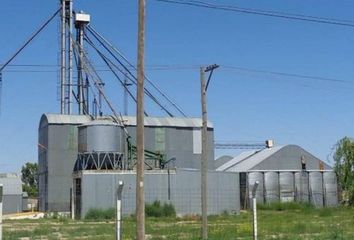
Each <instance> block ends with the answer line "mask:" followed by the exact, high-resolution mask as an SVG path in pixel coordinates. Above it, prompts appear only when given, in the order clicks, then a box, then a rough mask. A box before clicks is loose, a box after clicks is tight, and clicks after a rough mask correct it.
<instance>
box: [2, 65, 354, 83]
mask: <svg viewBox="0 0 354 240" xmlns="http://www.w3.org/2000/svg"><path fill="white" fill-rule="evenodd" d="M199 65H200V64H199ZM199 65H194V64H193V65H150V66H148V67H147V69H149V70H150V71H177V70H197V69H198V68H199ZM10 66H12V67H23V66H25V67H33V66H36V67H47V66H49V67H52V66H54V67H56V66H57V65H27V64H19V65H10ZM98 67H99V66H98ZM103 67H106V66H101V69H100V68H98V69H96V71H97V72H111V70H110V69H107V68H103ZM220 67H221V69H220V71H225V70H238V71H245V72H251V73H260V74H271V75H276V76H282V77H292V78H301V79H308V80H318V81H327V82H334V83H343V84H352V83H354V81H350V80H344V79H338V78H329V77H320V76H314V75H305V74H299V73H288V72H279V71H270V70H263V69H255V68H247V67H242V66H231V65H220ZM57 71H58V70H40V69H38V70H37V69H35V68H33V69H24V70H16V69H14V70H5V71H3V72H8V73H31V72H35V73H51V72H53V73H54V72H57Z"/></svg>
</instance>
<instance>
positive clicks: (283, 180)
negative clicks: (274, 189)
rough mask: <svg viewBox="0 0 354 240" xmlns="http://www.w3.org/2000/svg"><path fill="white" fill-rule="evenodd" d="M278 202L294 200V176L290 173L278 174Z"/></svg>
mask: <svg viewBox="0 0 354 240" xmlns="http://www.w3.org/2000/svg"><path fill="white" fill-rule="evenodd" d="M279 189H280V202H293V201H294V200H295V184H294V174H293V173H292V172H281V173H279Z"/></svg>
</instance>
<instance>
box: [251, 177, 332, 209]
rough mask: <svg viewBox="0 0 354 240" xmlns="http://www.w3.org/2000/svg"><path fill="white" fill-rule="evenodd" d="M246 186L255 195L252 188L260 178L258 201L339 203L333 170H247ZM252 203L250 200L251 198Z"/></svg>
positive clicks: (330, 204) (330, 205)
mask: <svg viewBox="0 0 354 240" xmlns="http://www.w3.org/2000/svg"><path fill="white" fill-rule="evenodd" d="M247 176H248V177H247V190H248V197H249V199H251V198H252V193H251V191H252V188H253V185H254V183H255V181H259V183H260V184H259V187H258V189H257V193H256V196H257V202H258V203H263V202H265V203H272V202H277V201H280V202H293V201H297V202H304V203H308V202H310V203H311V204H313V205H314V206H315V207H323V206H326V207H334V206H338V191H337V178H336V175H335V173H334V172H332V171H324V172H321V171H309V172H307V171H295V172H287V171H267V172H262V171H253V172H249V173H248V174H247ZM248 206H250V207H252V205H251V202H249V205H248Z"/></svg>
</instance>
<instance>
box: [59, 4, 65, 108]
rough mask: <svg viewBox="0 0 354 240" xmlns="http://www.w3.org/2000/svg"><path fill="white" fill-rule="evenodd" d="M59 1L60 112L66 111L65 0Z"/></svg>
mask: <svg viewBox="0 0 354 240" xmlns="http://www.w3.org/2000/svg"><path fill="white" fill-rule="evenodd" d="M60 1H61V16H60V17H61V19H60V24H61V28H60V31H61V33H60V35H61V39H60V45H61V50H60V61H61V64H60V65H61V66H60V113H61V114H65V113H66V104H65V93H66V0H60Z"/></svg>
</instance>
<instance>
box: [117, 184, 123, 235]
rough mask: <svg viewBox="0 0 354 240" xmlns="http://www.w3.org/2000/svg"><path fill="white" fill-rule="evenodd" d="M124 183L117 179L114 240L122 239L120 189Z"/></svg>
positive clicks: (121, 189)
mask: <svg viewBox="0 0 354 240" xmlns="http://www.w3.org/2000/svg"><path fill="white" fill-rule="evenodd" d="M123 186H124V183H123V181H119V183H118V188H117V205H116V207H117V209H116V211H117V213H116V240H121V239H122V191H123Z"/></svg>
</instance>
